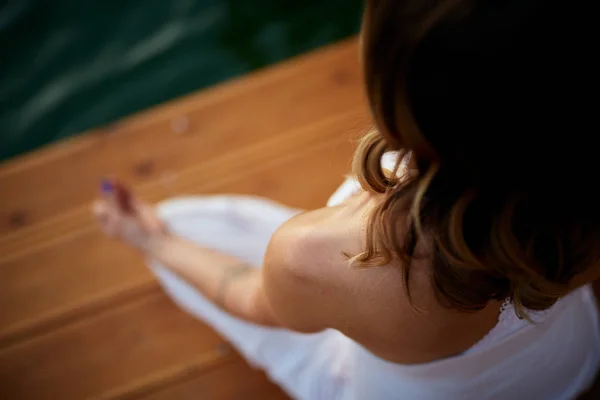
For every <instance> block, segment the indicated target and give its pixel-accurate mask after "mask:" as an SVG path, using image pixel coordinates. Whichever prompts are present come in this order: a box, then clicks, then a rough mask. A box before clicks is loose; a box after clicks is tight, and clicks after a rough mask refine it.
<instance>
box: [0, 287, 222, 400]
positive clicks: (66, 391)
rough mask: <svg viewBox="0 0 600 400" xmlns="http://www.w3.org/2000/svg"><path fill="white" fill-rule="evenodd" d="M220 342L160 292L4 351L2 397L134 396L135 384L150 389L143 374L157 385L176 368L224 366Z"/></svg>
mask: <svg viewBox="0 0 600 400" xmlns="http://www.w3.org/2000/svg"><path fill="white" fill-rule="evenodd" d="M221 342H222V339H221V338H219V337H218V336H217V335H216V334H215V333H214V332H213V331H212V330H210V328H208V327H207V326H205V325H203V324H202V323H201V322H199V321H197V320H194V319H192V318H191V317H189V316H188V315H186V314H184V313H183V311H180V310H179V309H177V307H176V306H175V305H174V304H172V303H171V302H170V301H169V300H168V299H167V298H166V295H164V294H163V293H162V292H161V291H158V290H156V291H154V292H153V293H150V294H148V295H146V296H143V297H141V298H140V299H138V300H137V301H135V302H133V303H131V304H128V305H127V306H122V307H118V308H113V309H111V310H107V311H106V312H103V313H99V315H88V316H87V317H86V318H82V319H81V320H80V321H78V322H77V323H73V324H70V325H67V326H65V327H61V328H59V329H56V330H53V331H52V332H49V333H47V334H45V335H41V336H39V337H37V338H34V339H31V340H28V341H25V342H22V343H20V344H19V345H18V346H12V347H10V348H8V349H3V350H0V376H2V380H1V381H0V398H5V399H63V400H68V399H84V398H93V397H103V394H104V392H109V391H110V392H112V393H119V394H125V393H131V392H135V391H136V390H140V388H139V387H137V386H138V385H132V384H131V383H132V382H136V381H140V382H142V385H147V382H145V381H144V380H143V379H141V378H143V377H144V376H148V375H154V376H156V378H155V379H154V381H159V380H160V379H158V377H159V376H161V375H164V374H166V375H167V377H166V378H167V380H168V378H169V377H170V376H171V375H172V371H171V370H172V369H173V367H175V366H177V365H181V364H185V365H195V366H196V368H200V367H201V366H208V365H210V364H211V363H213V362H217V361H219V359H220V358H222V357H224V356H225V355H224V354H222V353H223V352H222V351H220V350H219V347H218V346H219V344H220V343H221ZM163 371H164V373H163V374H161V372H163ZM161 377H162V376H161ZM111 397H117V396H111Z"/></svg>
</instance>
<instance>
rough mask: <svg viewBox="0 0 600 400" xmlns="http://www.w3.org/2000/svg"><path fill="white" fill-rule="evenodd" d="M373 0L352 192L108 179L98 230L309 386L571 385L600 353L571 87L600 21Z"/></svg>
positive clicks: (433, 1)
mask: <svg viewBox="0 0 600 400" xmlns="http://www.w3.org/2000/svg"><path fill="white" fill-rule="evenodd" d="M366 3H367V4H366V11H365V15H364V23H363V31H362V38H361V40H362V55H361V56H362V61H363V64H364V72H365V81H366V88H367V95H368V99H369V102H370V105H371V108H372V112H373V116H374V120H375V122H376V128H375V129H373V130H372V131H370V132H369V133H367V134H366V136H365V137H364V138H363V139H362V141H361V142H360V144H359V146H358V148H357V150H356V154H355V157H354V163H353V170H354V173H355V175H356V178H357V181H358V182H359V183H360V187H359V186H358V184H356V181H353V180H348V181H347V182H345V183H344V185H342V187H341V188H340V189H339V190H338V192H336V193H335V194H334V196H333V197H332V199H331V200H330V203H329V207H326V208H322V209H318V210H314V211H310V212H303V213H299V212H297V211H296V210H290V209H288V208H286V207H284V206H281V205H277V204H273V203H270V202H268V201H264V200H258V199H251V198H243V197H212V198H192V199H179V200H172V201H169V202H166V203H163V204H162V205H160V206H159V207H158V208H157V211H156V212H157V214H155V211H154V210H153V209H152V208H150V207H149V206H147V205H146V204H144V203H142V202H141V201H139V200H137V199H135V198H130V197H129V195H128V191H127V189H125V188H122V187H120V186H119V185H118V184H114V183H111V182H106V183H105V184H104V188H103V189H104V190H103V192H104V196H103V198H102V199H101V200H99V201H98V202H97V203H96V204H95V212H96V215H97V216H98V219H99V221H100V224H101V226H102V228H103V229H104V230H105V232H106V233H107V234H108V235H110V236H113V237H116V238H119V239H121V240H123V241H125V242H126V243H128V244H130V245H132V246H134V247H136V248H138V249H140V250H142V251H143V252H144V253H145V254H146V255H147V256H148V257H149V259H150V260H151V261H150V265H151V267H152V268H153V269H154V271H155V272H156V274H157V277H158V278H159V280H160V281H161V282H162V284H163V285H164V287H165V289H166V291H167V292H168V293H170V294H171V296H172V297H173V298H174V299H175V301H176V302H178V304H180V305H181V306H182V307H183V308H185V309H186V310H187V311H189V312H190V313H192V314H194V315H196V316H197V317H199V318H202V319H203V320H205V321H207V323H209V324H211V325H212V326H214V327H215V329H217V330H218V331H220V332H221V333H222V334H223V335H224V336H225V337H227V338H228V339H229V340H230V341H231V342H232V343H233V344H234V345H235V346H236V347H237V348H238V349H239V350H240V352H241V353H242V354H243V355H244V356H245V357H247V358H248V359H249V361H250V362H252V363H254V364H255V365H257V366H258V367H261V368H263V369H265V370H266V371H267V373H268V374H269V375H270V376H271V378H272V379H273V380H275V381H276V382H278V383H279V384H280V385H281V386H282V387H283V388H284V389H286V390H287V391H288V393H289V394H290V395H292V396H293V397H295V398H298V399H334V398H336V399H392V398H402V399H442V398H443V399H461V400H463V399H520V398H527V399H569V398H573V397H575V396H576V395H577V394H578V393H580V392H581V391H582V390H584V389H585V388H586V387H587V386H588V385H589V384H590V383H591V381H592V380H593V377H594V375H595V373H596V371H597V369H598V365H599V360H600V338H599V336H598V321H597V309H596V305H595V301H594V297H593V294H592V292H591V290H590V287H589V286H590V285H589V283H590V282H592V281H593V280H595V279H596V278H597V277H598V275H599V274H600V266H599V265H598V258H599V255H600V254H599V253H600V246H598V244H599V243H600V209H599V208H598V204H599V200H600V199H599V198H598V194H597V193H596V190H595V188H594V187H593V186H594V185H592V184H591V182H590V180H591V178H592V177H593V176H594V171H595V170H596V163H595V158H594V155H595V154H594V153H595V148H594V146H592V142H591V140H592V139H591V136H592V131H591V130H590V127H592V126H594V125H593V123H594V122H595V121H594V120H593V113H592V112H587V110H586V105H587V104H588V103H585V102H583V101H579V99H581V98H582V96H581V95H580V94H578V93H577V92H575V90H582V89H584V88H585V87H586V85H585V84H586V83H587V82H588V80H589V79H590V78H592V77H593V75H592V73H591V71H593V70H594V69H593V68H590V69H589V71H590V73H587V72H586V68H588V67H589V66H590V65H591V60H592V55H589V56H588V54H589V53H590V52H586V51H582V50H581V48H579V49H578V48H577V46H576V45H580V44H582V43H585V40H591V38H592V36H591V35H588V34H587V33H586V32H584V30H585V29H591V27H592V26H594V24H586V23H584V22H583V21H582V18H583V17H584V15H577V14H576V10H574V8H575V7H569V8H568V9H567V8H565V7H564V6H563V7H562V8H561V7H559V6H558V5H555V4H554V3H552V2H547V1H534V0H518V1H517V0H513V1H509V0H507V1H492V0H481V1H459V0H454V1H443V0H430V1H422V0H387V1H386V0H368V1H367V2H366ZM571 14H573V15H571ZM579 14H581V13H579ZM583 14H585V13H583ZM570 22H575V24H573V26H571V25H569V23H570ZM588 38H589V39H588ZM590 48H591V47H590ZM586 57H587V58H589V60H588V59H586ZM382 164H383V166H382ZM265 249H266V250H265ZM261 264H262V266H263V267H262V268H255V266H259V265H261Z"/></svg>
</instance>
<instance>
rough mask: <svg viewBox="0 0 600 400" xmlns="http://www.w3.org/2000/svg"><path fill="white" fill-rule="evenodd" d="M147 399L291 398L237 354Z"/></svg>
mask: <svg viewBox="0 0 600 400" xmlns="http://www.w3.org/2000/svg"><path fill="white" fill-rule="evenodd" d="M142 399H143V400H173V399H177V400H197V399H202V400H242V399H244V400H288V399H289V397H288V396H287V395H286V394H285V393H284V392H283V391H282V390H281V389H280V388H278V387H277V386H275V385H273V384H272V383H271V382H269V380H268V379H267V377H266V376H265V374H264V373H263V372H262V371H259V370H256V369H253V368H252V367H250V366H249V365H248V364H247V363H246V362H245V361H244V360H242V359H240V358H235V359H234V360H232V361H231V362H227V363H223V364H222V365H219V366H217V367H215V368H213V369H211V370H210V371H207V372H206V373H203V374H198V375H197V376H195V377H193V378H191V379H188V380H185V381H183V382H179V383H177V384H174V385H172V386H169V387H168V388H166V389H165V390H160V391H156V392H155V393H152V394H150V395H149V396H145V397H142Z"/></svg>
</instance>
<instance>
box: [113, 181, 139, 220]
mask: <svg viewBox="0 0 600 400" xmlns="http://www.w3.org/2000/svg"><path fill="white" fill-rule="evenodd" d="M114 193H115V195H116V200H117V203H118V205H119V209H120V210H121V211H122V212H123V213H125V214H134V212H135V210H134V207H133V196H132V194H131V191H130V190H129V189H128V188H127V187H126V186H124V185H123V184H122V183H121V182H118V181H115V182H114Z"/></svg>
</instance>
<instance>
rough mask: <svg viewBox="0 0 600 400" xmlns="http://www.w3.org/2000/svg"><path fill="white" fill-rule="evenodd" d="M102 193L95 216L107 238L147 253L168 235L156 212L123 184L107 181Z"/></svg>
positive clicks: (94, 206)
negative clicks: (156, 241) (152, 245)
mask: <svg viewBox="0 0 600 400" xmlns="http://www.w3.org/2000/svg"><path fill="white" fill-rule="evenodd" d="M101 193H102V194H101V198H100V199H99V200H96V201H95V202H94V204H93V213H94V215H95V216H96V219H97V220H98V223H99V225H100V228H101V229H102V231H103V232H104V233H105V234H106V235H107V236H109V237H112V238H115V239H119V240H122V241H124V242H125V243H127V244H129V245H131V246H133V247H135V248H137V249H140V250H147V249H148V248H149V246H150V245H151V244H152V242H153V241H155V240H156V239H159V238H161V237H164V236H167V235H168V231H167V228H166V226H165V225H164V223H163V222H162V221H161V220H160V219H158V217H157V216H156V213H155V212H154V209H153V208H152V207H151V206H149V205H148V204H146V203H144V202H142V201H140V200H139V199H137V198H136V197H134V196H133V195H132V194H131V192H130V191H129V189H127V188H126V187H124V186H123V185H121V184H120V183H119V182H116V181H109V180H103V181H102V183H101Z"/></svg>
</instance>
